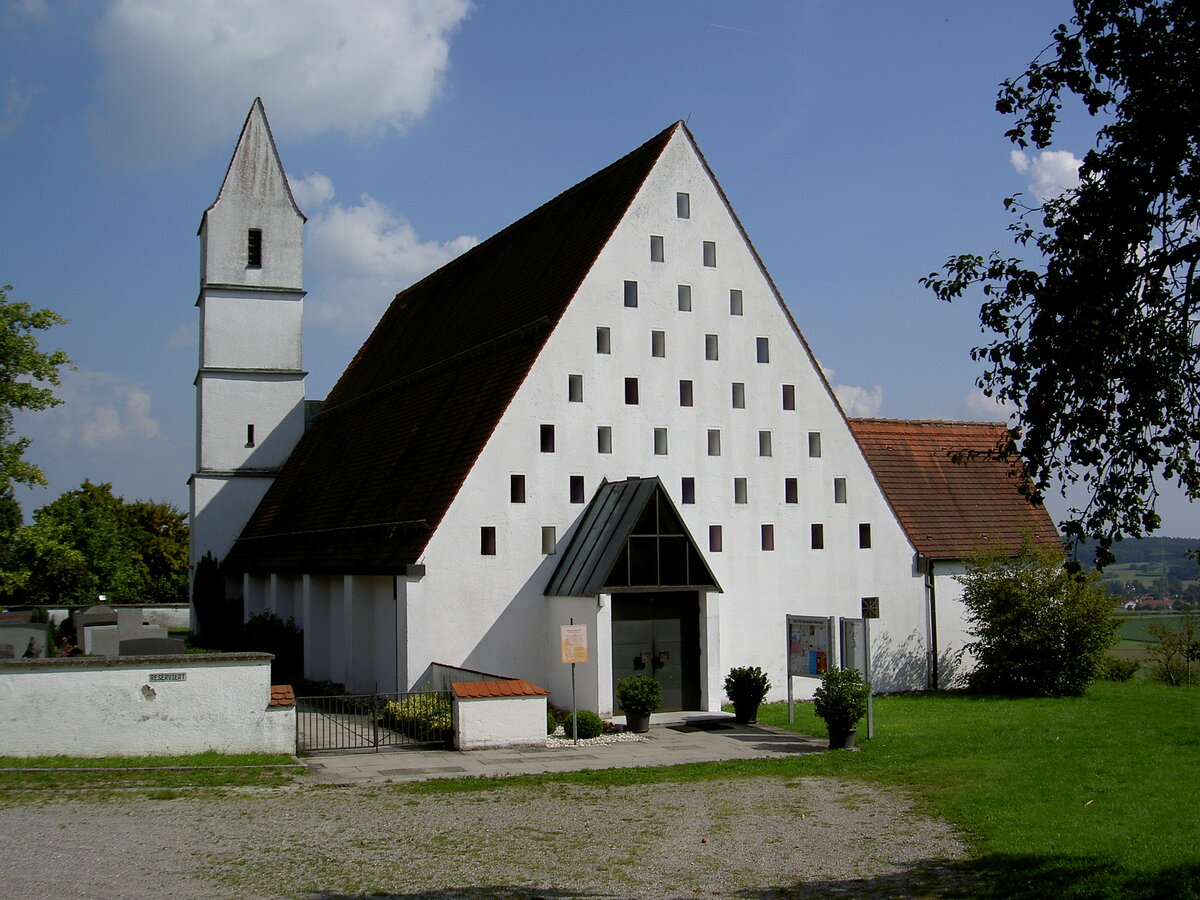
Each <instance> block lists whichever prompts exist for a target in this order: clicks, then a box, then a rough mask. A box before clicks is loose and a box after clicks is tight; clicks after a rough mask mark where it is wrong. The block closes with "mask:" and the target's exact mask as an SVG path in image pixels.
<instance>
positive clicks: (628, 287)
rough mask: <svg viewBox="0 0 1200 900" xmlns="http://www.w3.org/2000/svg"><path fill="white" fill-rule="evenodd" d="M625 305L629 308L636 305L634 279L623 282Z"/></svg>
mask: <svg viewBox="0 0 1200 900" xmlns="http://www.w3.org/2000/svg"><path fill="white" fill-rule="evenodd" d="M625 305H626V306H628V307H630V308H633V307H635V306H637V305H638V283H637V282H636V281H627V282H625Z"/></svg>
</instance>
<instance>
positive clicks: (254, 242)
mask: <svg viewBox="0 0 1200 900" xmlns="http://www.w3.org/2000/svg"><path fill="white" fill-rule="evenodd" d="M262 244H263V240H262V229H261V228H251V229H250V230H249V231H247V232H246V268H247V269H261V268H262Z"/></svg>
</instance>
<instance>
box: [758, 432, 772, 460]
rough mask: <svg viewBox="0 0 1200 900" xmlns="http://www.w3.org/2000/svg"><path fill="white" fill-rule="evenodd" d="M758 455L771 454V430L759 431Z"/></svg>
mask: <svg viewBox="0 0 1200 900" xmlns="http://www.w3.org/2000/svg"><path fill="white" fill-rule="evenodd" d="M758 455H759V456H770V455H771V432H769V431H760V432H759V433H758Z"/></svg>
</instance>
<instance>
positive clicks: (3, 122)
mask: <svg viewBox="0 0 1200 900" xmlns="http://www.w3.org/2000/svg"><path fill="white" fill-rule="evenodd" d="M31 100H33V88H30V87H23V86H22V85H21V83H20V82H19V81H17V76H16V75H10V76H9V78H8V81H7V82H6V83H5V85H4V100H3V105H2V106H0V138H3V137H8V136H9V135H10V134H13V133H15V132H16V131H18V130H19V129H20V127H21V126H22V125H24V124H25V113H26V112H28V110H29V103H30V101H31Z"/></svg>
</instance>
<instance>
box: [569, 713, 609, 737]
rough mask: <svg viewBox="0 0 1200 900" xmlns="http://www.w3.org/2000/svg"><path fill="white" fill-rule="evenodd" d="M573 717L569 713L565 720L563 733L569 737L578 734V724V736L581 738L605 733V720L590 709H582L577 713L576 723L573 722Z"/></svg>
mask: <svg viewBox="0 0 1200 900" xmlns="http://www.w3.org/2000/svg"><path fill="white" fill-rule="evenodd" d="M571 718H572V717H571V714H570V713H567V718H566V720H565V721H564V722H563V733H564V734H566V736H567V737H569V738H571V737H575V736H576V734H575V731H574V728H575V727H576V725H577V726H578V728H579V734H578V736H579V738H580V739H581V740H583V739H587V738H594V737H600V735H602V734H604V722H602V721H601V720H600V717H599V716H598V715H596V714H595V713H594V712H592V711H591V710H589V709H581V710H579V711H578V712H577V713H575V716H574V719H575V724H572V721H571Z"/></svg>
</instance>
